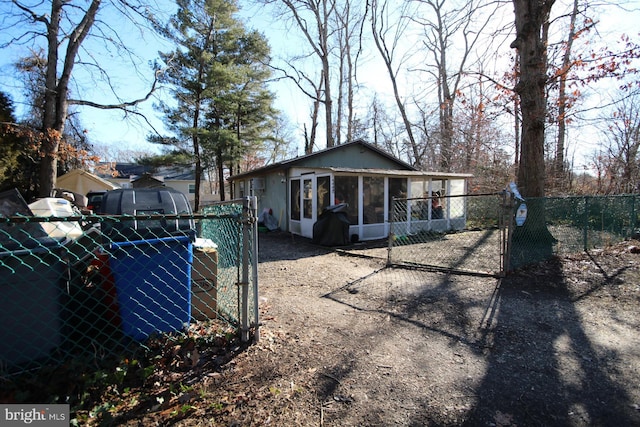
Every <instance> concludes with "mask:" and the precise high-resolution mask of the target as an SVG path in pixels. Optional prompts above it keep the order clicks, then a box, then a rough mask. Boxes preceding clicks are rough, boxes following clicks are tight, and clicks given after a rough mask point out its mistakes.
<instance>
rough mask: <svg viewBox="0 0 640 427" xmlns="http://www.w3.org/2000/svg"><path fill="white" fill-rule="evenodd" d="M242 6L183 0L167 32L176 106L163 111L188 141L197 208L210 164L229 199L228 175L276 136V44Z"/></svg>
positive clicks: (223, 0) (226, 0)
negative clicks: (251, 26)
mask: <svg viewBox="0 0 640 427" xmlns="http://www.w3.org/2000/svg"><path fill="white" fill-rule="evenodd" d="M237 11H238V8H237V5H236V2H235V1H234V0H178V12H177V13H176V15H174V16H173V17H172V19H171V20H170V22H169V24H168V25H166V26H165V27H163V28H161V29H160V31H161V33H162V34H163V35H165V36H166V37H167V38H169V39H170V40H171V41H173V42H174V43H176V45H177V47H176V49H175V50H174V51H171V52H166V53H161V54H160V57H161V59H162V60H163V61H164V62H165V64H166V66H167V68H168V69H167V71H166V72H165V77H164V81H165V82H166V83H169V84H170V85H171V86H172V90H173V92H174V95H175V96H174V101H175V103H174V104H171V105H169V104H167V103H164V104H162V105H160V108H161V110H162V111H163V112H164V114H165V115H166V117H167V119H168V122H169V123H168V125H169V128H170V129H171V130H172V131H173V132H175V134H176V135H177V136H178V139H179V140H180V141H183V142H184V141H188V142H189V146H190V147H189V148H190V149H191V150H192V152H193V155H194V164H195V172H196V189H195V190H196V191H195V192H196V202H195V205H196V209H198V206H199V193H200V181H201V178H202V171H203V168H204V166H206V165H205V164H203V162H204V161H205V159H211V161H214V162H215V167H216V170H217V173H218V178H219V183H220V195H221V198H222V200H224V199H225V192H224V181H225V180H224V170H225V166H227V167H228V168H229V170H230V171H232V169H233V165H234V164H237V163H238V160H239V159H241V158H242V157H243V156H245V155H247V154H248V153H251V152H252V151H254V150H255V149H256V146H260V144H261V143H262V142H263V141H264V140H266V139H268V138H269V137H270V126H271V122H272V121H273V120H274V117H275V116H276V112H275V110H274V109H273V108H272V106H271V105H272V102H273V95H272V94H271V93H270V92H269V91H268V90H267V89H266V80H267V79H268V78H269V75H270V73H269V69H268V67H267V65H266V64H267V63H268V60H269V46H268V44H267V42H266V40H265V39H264V37H263V36H262V35H261V34H260V33H257V32H255V31H248V30H247V29H245V28H244V26H243V24H242V22H240V21H239V20H238V19H236V18H235V17H234V14H235V13H236V12H237Z"/></svg>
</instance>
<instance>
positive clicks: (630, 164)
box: [604, 94, 640, 193]
mask: <svg viewBox="0 0 640 427" xmlns="http://www.w3.org/2000/svg"><path fill="white" fill-rule="evenodd" d="M605 123H606V129H604V135H605V137H606V139H607V141H608V144H607V147H606V156H605V158H606V160H605V165H606V175H607V177H608V188H607V192H608V193H635V192H638V191H640V95H638V94H636V95H635V96H631V97H627V98H625V99H623V100H622V101H621V102H620V103H619V104H618V106H617V107H616V108H615V109H614V110H613V112H612V114H611V117H610V118H609V119H608V120H607V121H606V122H605Z"/></svg>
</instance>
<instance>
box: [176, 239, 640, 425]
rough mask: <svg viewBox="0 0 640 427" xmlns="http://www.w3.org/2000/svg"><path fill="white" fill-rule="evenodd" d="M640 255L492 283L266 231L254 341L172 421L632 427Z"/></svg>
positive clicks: (628, 245)
mask: <svg viewBox="0 0 640 427" xmlns="http://www.w3.org/2000/svg"><path fill="white" fill-rule="evenodd" d="M637 248H638V242H634V241H631V242H625V243H623V244H619V245H617V246H615V247H612V248H610V249H608V250H606V251H593V252H592V253H590V254H586V253H581V254H576V255H574V256H569V257H563V258H559V259H556V260H552V261H549V262H547V263H545V264H543V265H538V266H535V267H533V268H529V269H527V270H524V271H520V272H518V273H517V274H513V275H510V276H508V277H507V278H506V279H503V280H498V279H495V278H487V277H475V276H469V275H466V276H463V275H448V274H445V273H430V272H424V271H419V270H407V269H397V268H385V261H384V259H374V258H366V257H361V256H357V255H358V254H363V253H366V254H368V255H378V256H382V257H384V256H385V254H386V250H385V249H384V248H380V249H373V250H371V249H367V248H366V246H365V245H360V246H356V247H352V248H349V253H350V254H345V253H342V252H336V251H334V250H332V249H330V248H322V247H317V246H313V245H311V244H309V242H308V241H307V240H305V239H302V238H299V237H295V238H294V237H292V236H291V235H288V234H285V233H269V234H261V235H260V241H259V255H260V256H259V262H260V263H259V277H260V287H261V296H260V301H261V304H260V312H261V316H262V322H263V325H262V328H261V332H260V341H259V343H258V344H256V345H253V346H250V347H248V348H247V349H246V350H244V351H242V352H240V353H239V354H238V355H237V356H236V357H235V358H233V359H232V360H231V361H230V362H229V363H228V364H227V365H226V366H224V368H223V369H221V371H220V372H219V373H210V374H209V376H207V377H206V378H205V380H203V381H204V383H207V381H209V383H208V384H210V386H209V387H208V388H206V390H207V392H208V393H210V396H209V397H208V398H207V400H208V401H209V402H210V403H211V401H215V402H218V405H217V406H216V405H215V404H214V405H213V406H211V405H210V406H209V408H213V409H199V410H196V411H193V412H192V413H191V415H190V416H188V417H185V418H184V419H183V420H182V421H181V422H179V424H180V425H211V424H219V425H234V426H244V425H276V426H285V425H287V426H292V425H299V426H389V425H400V426H424V425H473V426H531V425H540V426H553V425H557V426H567V425H570V426H600V425H611V426H622V425H640V316H639V315H638V307H639V303H640V255H639V254H638V253H637V252H638V251H637ZM354 254H355V255H354ZM225 396H226V397H225ZM222 397H224V399H222ZM216 399H217V400H216ZM221 399H222V400H221Z"/></svg>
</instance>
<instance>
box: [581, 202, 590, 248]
mask: <svg viewBox="0 0 640 427" xmlns="http://www.w3.org/2000/svg"><path fill="white" fill-rule="evenodd" d="M588 240H589V196H584V224H583V225H582V250H584V251H586V250H587V244H588V243H589V242H588Z"/></svg>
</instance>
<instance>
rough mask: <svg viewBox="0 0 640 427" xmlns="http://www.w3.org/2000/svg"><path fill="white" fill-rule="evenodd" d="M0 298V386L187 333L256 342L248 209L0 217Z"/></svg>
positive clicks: (253, 228) (237, 203)
mask: <svg viewBox="0 0 640 427" xmlns="http://www.w3.org/2000/svg"><path fill="white" fill-rule="evenodd" d="M0 292H1V293H2V298H1V299H0V301H1V302H0V319H1V323H2V328H0V373H2V374H7V373H15V372H25V371H27V370H30V369H34V368H39V367H42V366H44V365H56V364H61V363H63V362H65V361H68V360H71V359H74V358H84V359H86V358H87V357H91V358H100V357H109V356H117V355H122V354H126V352H127V351H130V350H132V349H135V348H137V347H140V346H144V345H145V342H146V341H147V340H149V339H150V338H153V337H156V336H184V335H185V334H190V333H191V332H192V331H193V330H195V329H198V330H199V331H202V330H208V331H210V332H211V333H212V334H215V333H217V332H216V331H219V330H224V331H225V332H224V333H226V332H227V331H229V330H232V331H236V332H237V333H239V334H240V335H241V336H242V339H243V340H244V341H248V340H250V339H251V333H252V332H253V333H254V337H255V338H256V339H257V338H258V323H259V320H258V310H257V298H258V281H257V212H256V201H255V198H245V199H241V200H234V201H231V202H227V203H219V204H214V205H211V206H206V207H205V208H204V209H203V210H202V213H201V214H189V215H185V214H180V215H162V214H159V215H155V214H150V215H136V216H133V215H118V216H102V215H90V216H87V215H77V216H73V217H37V216H26V215H14V216H0ZM213 325H216V327H213ZM217 326H220V327H217Z"/></svg>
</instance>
